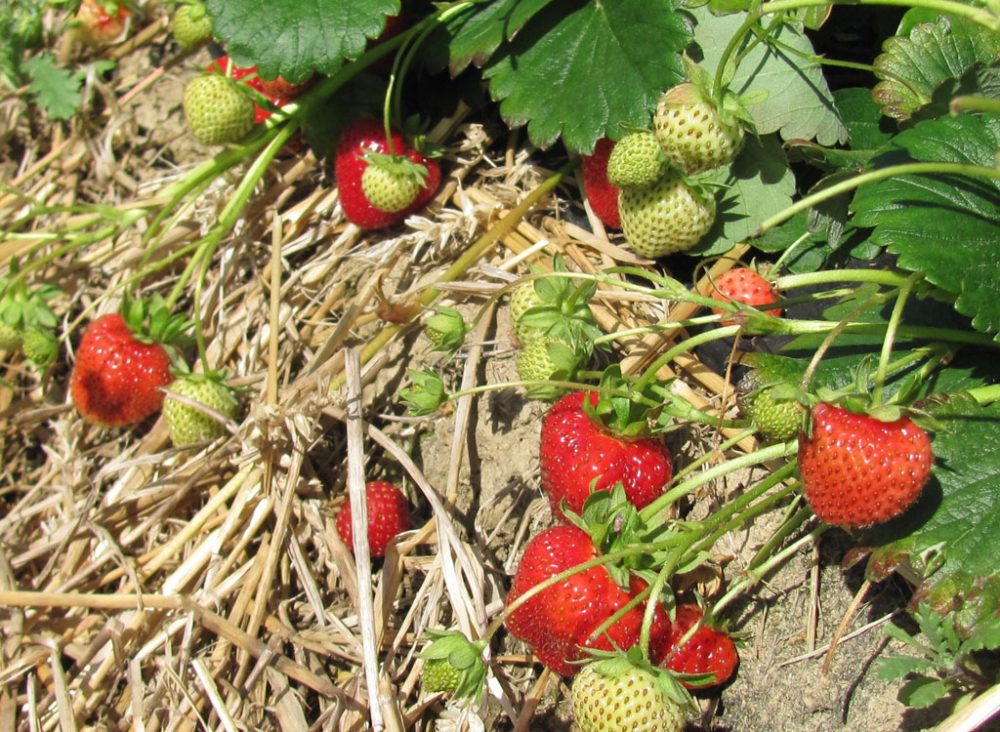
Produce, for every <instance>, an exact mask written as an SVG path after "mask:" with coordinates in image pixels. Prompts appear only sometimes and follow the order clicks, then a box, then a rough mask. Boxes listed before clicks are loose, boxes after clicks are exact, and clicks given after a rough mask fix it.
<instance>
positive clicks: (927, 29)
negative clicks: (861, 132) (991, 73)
mask: <svg viewBox="0 0 1000 732" xmlns="http://www.w3.org/2000/svg"><path fill="white" fill-rule="evenodd" d="M998 51H1000V35H998V34H996V33H991V32H990V31H988V30H986V29H985V28H983V27H982V26H980V25H979V24H978V23H974V22H972V21H970V20H965V19H962V18H951V17H948V16H941V17H939V18H937V20H936V21H935V22H933V23H921V24H919V25H917V26H915V27H914V28H913V29H912V30H911V31H910V33H909V36H907V37H903V36H892V37H891V38H889V39H887V40H886V41H885V43H883V44H882V54H881V55H879V56H878V57H877V58H876V59H875V63H874V66H875V75H876V76H878V77H879V78H880V79H882V81H880V82H879V83H878V84H876V85H875V88H874V89H872V95H873V96H874V98H875V99H876V100H877V101H878V103H879V104H881V105H882V111H883V113H884V114H885V115H886V116H889V117H893V118H894V119H899V120H905V119H909V118H910V116H911V115H912V114H913V113H914V112H916V111H917V110H918V109H920V108H921V107H922V106H924V105H925V104H929V103H930V102H931V100H932V99H933V97H934V91H935V89H937V88H938V86H939V85H940V84H941V83H942V82H944V81H946V80H948V79H958V78H959V77H961V76H962V74H963V73H964V72H965V71H966V69H969V68H970V67H971V66H973V65H974V64H977V63H989V62H991V61H994V60H995V59H996V55H997V52H998Z"/></svg>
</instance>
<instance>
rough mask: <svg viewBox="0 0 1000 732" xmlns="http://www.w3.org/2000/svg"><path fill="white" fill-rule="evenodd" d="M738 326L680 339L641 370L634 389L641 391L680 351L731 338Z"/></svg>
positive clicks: (738, 330)
mask: <svg viewBox="0 0 1000 732" xmlns="http://www.w3.org/2000/svg"><path fill="white" fill-rule="evenodd" d="M740 328H741V326H739V325H727V326H725V327H723V328H716V329H715V330H710V331H706V332H705V333H699V334H698V335H696V336H692V337H691V338H688V339H687V340H684V341H681V342H680V343H678V344H677V345H676V346H674V347H673V348H671V349H670V350H668V351H667V352H666V353H664V354H663V355H662V356H660V357H659V358H657V359H656V360H655V361H653V363H651V364H650V365H649V366H647V367H646V370H645V371H643V372H642V376H640V377H639V379H638V380H637V381H636V382H635V390H636V391H637V392H639V393H642V391H643V389H645V388H646V387H647V386H649V385H650V384H651V383H652V382H653V381H654V380H655V379H656V373H657V372H658V371H659V370H660V369H661V368H663V367H664V366H666V365H667V364H668V363H670V362H671V361H673V360H674V359H675V358H677V356H679V355H681V354H682V353H686V352H688V351H690V350H691V349H692V348H697V347H698V346H700V345H701V344H703V343H710V342H712V341H717V340H721V339H723V338H732V337H733V336H735V335H736V334H737V333H739V332H740Z"/></svg>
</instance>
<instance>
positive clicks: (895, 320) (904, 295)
mask: <svg viewBox="0 0 1000 732" xmlns="http://www.w3.org/2000/svg"><path fill="white" fill-rule="evenodd" d="M918 277H920V275H918V274H913V275H910V277H909V278H908V279H907V280H906V284H904V285H903V286H902V287H900V288H899V293H898V294H897V295H896V304H895V305H893V308H892V314H891V315H890V316H889V323H888V324H887V325H886V328H885V338H883V339H882V351H881V352H880V353H879V357H878V371H877V372H876V373H875V388H874V389H873V390H872V406H874V407H877V406H878V405H879V404H881V403H882V391H883V389H884V388H885V377H886V374H887V372H888V368H889V359H890V358H891V357H892V344H893V343H894V342H895V340H896V331H897V330H898V329H899V323H900V321H901V320H902V319H903V309H904V308H905V307H906V301H907V300H909V299H910V293H911V292H913V286H914V285H915V284H916V282H917V278H918Z"/></svg>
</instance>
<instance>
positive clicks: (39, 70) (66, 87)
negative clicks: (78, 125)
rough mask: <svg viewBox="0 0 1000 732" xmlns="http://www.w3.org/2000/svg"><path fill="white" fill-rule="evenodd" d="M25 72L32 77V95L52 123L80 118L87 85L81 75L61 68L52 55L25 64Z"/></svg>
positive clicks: (34, 57) (32, 58)
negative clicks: (81, 94) (77, 115)
mask: <svg viewBox="0 0 1000 732" xmlns="http://www.w3.org/2000/svg"><path fill="white" fill-rule="evenodd" d="M24 70H25V71H27V72H28V76H30V77H31V86H30V87H29V88H28V89H29V91H30V92H31V94H32V96H34V98H35V101H36V102H37V103H38V104H39V105H41V106H42V107H44V108H45V110H46V111H47V112H48V113H49V116H50V117H51V118H52V119H69V118H70V117H72V116H73V115H74V114H76V110H77V108H78V107H79V106H80V86H81V85H82V84H83V77H82V76H81V75H79V74H74V73H72V72H70V71H67V70H66V69H60V68H58V67H57V66H56V65H55V62H54V61H53V60H52V55H51V54H48V53H42V54H38V55H37V56H32V57H31V58H30V59H28V60H27V61H25V62H24Z"/></svg>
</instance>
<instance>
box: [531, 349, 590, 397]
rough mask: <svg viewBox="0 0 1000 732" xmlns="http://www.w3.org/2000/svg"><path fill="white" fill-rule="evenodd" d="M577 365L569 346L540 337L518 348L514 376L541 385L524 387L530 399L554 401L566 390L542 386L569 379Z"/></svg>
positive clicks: (577, 359) (574, 353)
mask: <svg viewBox="0 0 1000 732" xmlns="http://www.w3.org/2000/svg"><path fill="white" fill-rule="evenodd" d="M579 362H580V357H579V356H578V355H577V353H576V352H575V351H574V350H573V349H572V348H571V347H570V346H569V345H568V344H566V343H564V342H563V341H561V340H559V339H558V338H553V337H551V336H541V337H537V338H534V339H532V340H529V341H528V342H527V343H525V344H524V345H523V346H522V347H521V352H520V353H519V354H518V355H517V374H518V377H520V379H521V381H534V382H541V383H538V384H534V385H532V386H528V387H526V389H527V392H528V395H529V396H531V397H533V398H535V399H555V398H556V397H557V396H559V395H560V394H561V393H562V392H563V391H565V390H564V389H563V388H561V387H556V386H550V385H548V384H546V383H544V382H547V381H549V380H552V379H557V380H562V379H569V378H570V376H572V374H573V371H575V370H576V367H577V366H578V365H579Z"/></svg>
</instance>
